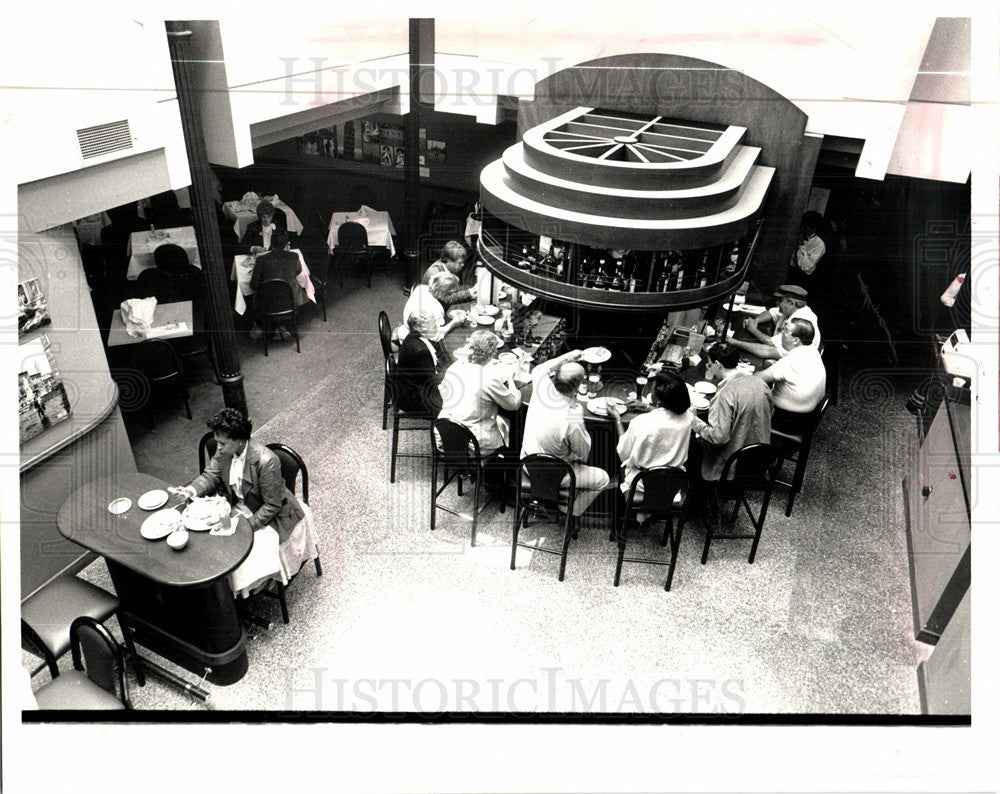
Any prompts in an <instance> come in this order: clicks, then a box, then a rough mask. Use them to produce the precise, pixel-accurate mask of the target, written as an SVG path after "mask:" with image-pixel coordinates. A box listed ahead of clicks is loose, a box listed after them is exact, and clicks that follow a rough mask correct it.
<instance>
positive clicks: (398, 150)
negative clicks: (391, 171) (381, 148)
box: [392, 146, 406, 168]
mask: <svg viewBox="0 0 1000 794" xmlns="http://www.w3.org/2000/svg"><path fill="white" fill-rule="evenodd" d="M392 152H393V158H394V160H393V162H394V164H395V166H396V168H402V167H403V166H404V165H405V164H406V154H405V152H406V148H405V147H403V146H394V147H392Z"/></svg>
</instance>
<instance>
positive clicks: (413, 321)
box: [395, 309, 446, 417]
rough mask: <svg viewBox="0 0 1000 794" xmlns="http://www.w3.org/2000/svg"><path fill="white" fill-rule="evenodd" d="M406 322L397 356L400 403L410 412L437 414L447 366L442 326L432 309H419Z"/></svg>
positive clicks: (426, 414) (397, 386)
mask: <svg viewBox="0 0 1000 794" xmlns="http://www.w3.org/2000/svg"><path fill="white" fill-rule="evenodd" d="M406 323H407V328H408V330H409V333H408V334H407V335H406V338H405V339H404V340H403V343H402V344H401V345H400V347H399V356H398V358H397V364H398V368H397V376H396V395H395V399H396V404H397V405H398V406H399V407H400V408H401V409H403V410H404V411H407V412H409V413H415V414H421V415H425V416H431V417H435V416H437V415H438V411H440V410H441V392H440V391H439V390H438V384H439V383H440V382H441V379H442V377H443V376H444V371H445V367H446V364H445V362H444V361H443V359H444V357H445V355H446V352H445V350H444V348H443V346H442V345H441V344H440V342H441V338H442V337H443V336H444V333H443V330H442V326H440V325H439V324H438V316H437V314H436V313H434V312H432V311H430V310H428V309H417V310H416V311H415V312H413V313H412V314H410V316H409V317H408V318H407V321H406Z"/></svg>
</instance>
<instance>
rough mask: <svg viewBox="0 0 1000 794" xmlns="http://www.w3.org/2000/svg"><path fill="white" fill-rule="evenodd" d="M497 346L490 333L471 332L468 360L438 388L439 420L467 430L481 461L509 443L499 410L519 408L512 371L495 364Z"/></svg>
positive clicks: (454, 366) (456, 365)
mask: <svg viewBox="0 0 1000 794" xmlns="http://www.w3.org/2000/svg"><path fill="white" fill-rule="evenodd" d="M499 343H500V340H499V339H498V338H497V336H496V334H494V333H491V332H490V331H476V332H474V333H473V334H472V336H470V337H469V341H468V347H469V349H470V350H471V352H470V353H469V357H468V360H466V361H456V362H455V363H454V364H452V365H451V366H450V367H448V371H447V372H445V375H444V380H443V381H441V386H440V392H441V400H442V408H441V412H440V414H439V417H440V418H442V419H451V420H452V421H453V422H458V423H459V424H462V425H465V426H466V427H467V428H469V430H470V431H472V435H474V436H475V437H476V440H477V441H478V442H479V451H480V453H481V454H482V455H483V457H486V456H487V455H492V454H493V453H494V452H496V451H497V450H498V449H500V448H501V447H504V446H507V445H508V444H509V443H510V434H509V425H508V423H507V421H506V420H505V419H504V418H503V417H501V416H500V415H499V411H500V409H501V408H503V409H505V410H508V411H513V410H515V409H517V408H520V407H521V392H520V390H519V389H518V388H517V385H516V384H515V383H514V371H513V369H512V368H510V367H508V366H505V365H503V364H501V363H500V362H498V361H497V360H496V352H497V348H498V346H499Z"/></svg>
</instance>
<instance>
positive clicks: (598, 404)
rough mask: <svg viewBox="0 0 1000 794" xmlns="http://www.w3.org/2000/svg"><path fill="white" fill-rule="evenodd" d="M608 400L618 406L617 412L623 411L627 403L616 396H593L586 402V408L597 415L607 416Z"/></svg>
mask: <svg viewBox="0 0 1000 794" xmlns="http://www.w3.org/2000/svg"><path fill="white" fill-rule="evenodd" d="M609 402H610V403H611V404H612V405H614V406H615V407H617V408H618V412H619V413H625V410H626V408H627V405H626V403H625V401H624V400H620V399H618V398H617V397H595V398H594V399H593V400H591V401H590V402H589V403H588V404H587V410H589V411H590V412H591V413H594V414H597V415H598V416H607V415H608V403H609Z"/></svg>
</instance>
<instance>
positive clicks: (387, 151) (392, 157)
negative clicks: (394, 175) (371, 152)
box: [379, 144, 396, 168]
mask: <svg viewBox="0 0 1000 794" xmlns="http://www.w3.org/2000/svg"><path fill="white" fill-rule="evenodd" d="M395 148H396V147H394V146H389V145H388V144H382V145H381V158H380V160H379V162H381V164H382V165H384V166H386V167H388V168H392V167H393V166H394V165H395V164H396V152H395Z"/></svg>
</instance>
